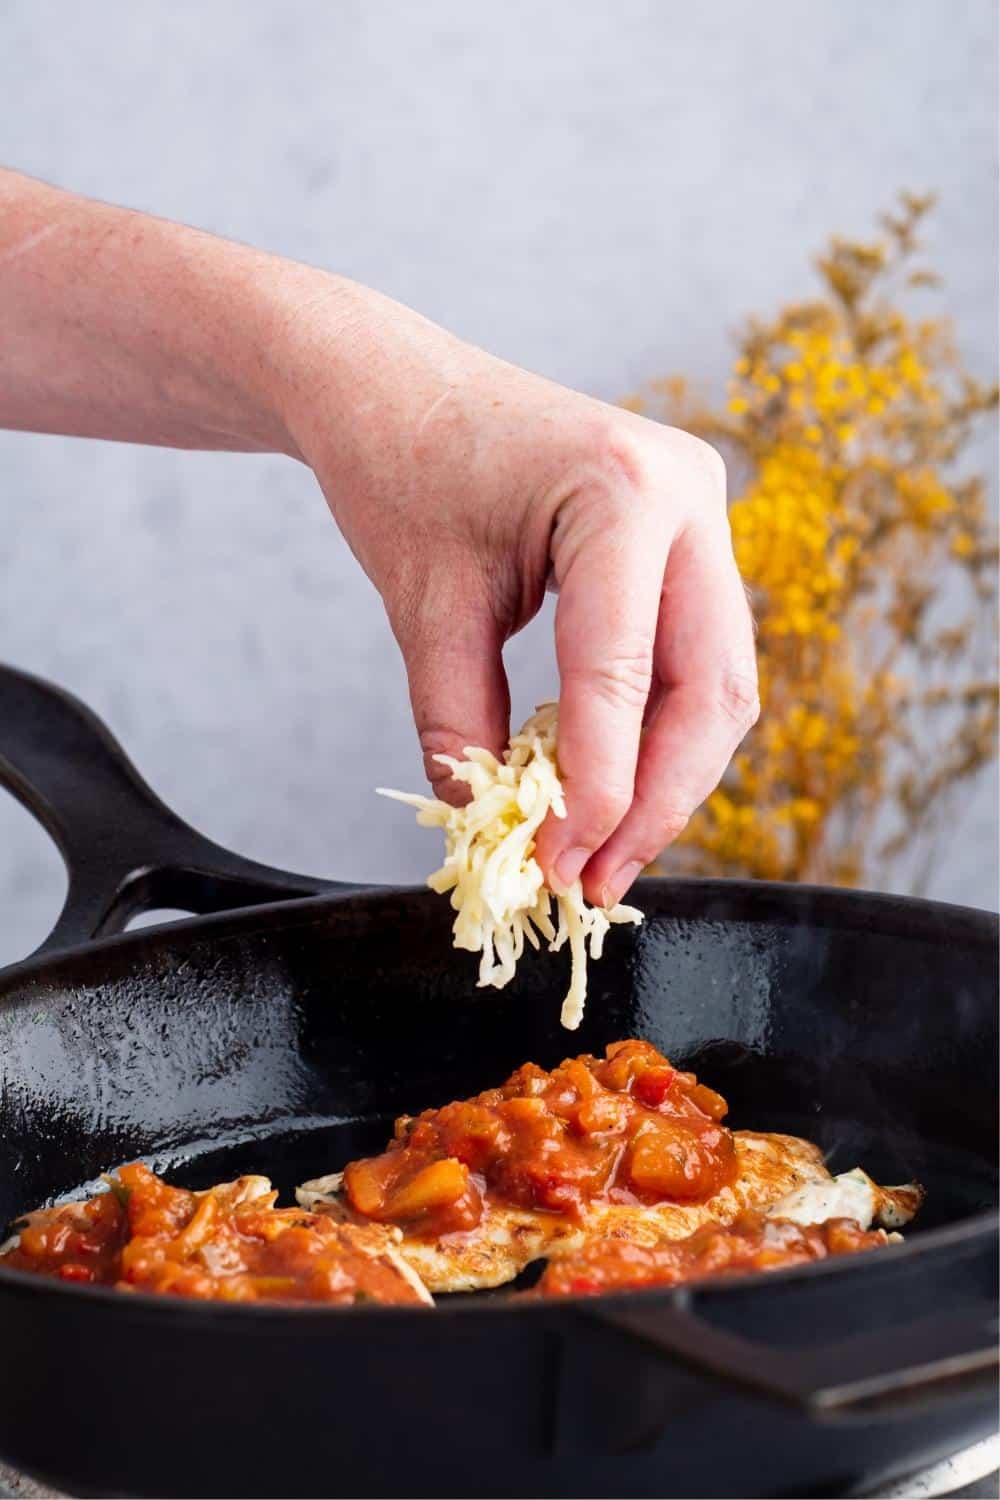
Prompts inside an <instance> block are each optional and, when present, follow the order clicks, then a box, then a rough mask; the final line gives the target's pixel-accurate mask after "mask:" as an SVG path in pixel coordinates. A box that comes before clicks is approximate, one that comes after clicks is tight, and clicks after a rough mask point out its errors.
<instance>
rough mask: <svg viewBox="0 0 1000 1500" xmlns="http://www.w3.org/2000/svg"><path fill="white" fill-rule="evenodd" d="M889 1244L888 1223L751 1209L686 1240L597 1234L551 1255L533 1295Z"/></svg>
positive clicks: (782, 1263) (687, 1277) (770, 1265)
mask: <svg viewBox="0 0 1000 1500" xmlns="http://www.w3.org/2000/svg"><path fill="white" fill-rule="evenodd" d="M887 1243H888V1236H887V1235H886V1232H885V1230H884V1229H875V1230H865V1229H862V1228H861V1227H860V1225H858V1224H856V1223H855V1222H854V1220H853V1219H828V1220H827V1221H826V1222H825V1223H823V1224H808V1225H801V1224H793V1223H792V1222H791V1221H790V1220H788V1219H765V1218H764V1217H762V1216H761V1215H759V1214H748V1215H746V1216H744V1217H743V1218H742V1219H738V1220H737V1221H736V1222H735V1223H733V1224H729V1225H727V1226H725V1227H723V1226H722V1225H719V1224H706V1225H704V1226H703V1227H702V1228H701V1229H698V1230H696V1231H695V1233H694V1234H691V1235H688V1236H687V1237H686V1238H685V1239H681V1240H672V1241H668V1242H667V1243H664V1244H661V1245H656V1246H654V1247H648V1246H644V1245H634V1244H630V1243H629V1242H628V1241H627V1240H612V1239H603V1240H591V1242H590V1243H589V1244H588V1245H585V1246H584V1247H583V1248H582V1249H581V1250H579V1251H577V1252H576V1253H574V1254H572V1255H567V1256H565V1257H563V1258H561V1259H558V1260H552V1261H550V1262H549V1264H548V1266H547V1267H546V1269H545V1273H544V1275H543V1276H542V1279H541V1281H540V1282H539V1283H538V1286H537V1287H536V1288H535V1290H534V1292H532V1293H530V1294H529V1295H531V1296H537V1295H541V1296H543V1297H579V1296H592V1295H595V1294H596V1293H598V1292H616V1291H625V1290H629V1289H632V1290H634V1289H636V1288H638V1287H648V1286H677V1285H679V1284H680V1283H681V1282H685V1281H699V1280H702V1279H703V1278H705V1277H712V1276H727V1275H728V1276H733V1275H738V1274H740V1273H746V1272H748V1271H777V1270H782V1269H783V1268H784V1267H786V1266H799V1265H805V1264H806V1263H807V1262H808V1261H814V1260H825V1259H826V1258H827V1257H828V1256H831V1255H853V1254H855V1253H856V1252H858V1251H860V1250H875V1249H877V1248H878V1247H879V1246H880V1245H885V1244H887Z"/></svg>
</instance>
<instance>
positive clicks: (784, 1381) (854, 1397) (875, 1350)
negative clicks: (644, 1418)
mask: <svg viewBox="0 0 1000 1500" xmlns="http://www.w3.org/2000/svg"><path fill="white" fill-rule="evenodd" d="M594 1315H595V1316H596V1317H598V1318H599V1320H600V1321H601V1322H602V1323H604V1324H610V1325H611V1326H612V1327H614V1328H616V1329H618V1330H619V1331H620V1332H623V1333H626V1334H628V1335H629V1336H631V1337H633V1338H636V1339H638V1340H639V1341H640V1342H641V1343H643V1344H644V1345H646V1346H647V1347H651V1348H653V1349H654V1350H656V1351H657V1352H659V1353H661V1354H664V1355H666V1356H668V1357H669V1358H670V1359H671V1360H681V1361H683V1362H684V1363H685V1364H689V1365H692V1366H694V1367H695V1368H697V1369H699V1370H704V1371H707V1372H709V1373H711V1374H713V1375H717V1376H721V1377H722V1378H723V1379H725V1380H727V1381H729V1382H732V1383H735V1384H737V1385H739V1386H741V1387H743V1388H744V1389H746V1390H748V1391H752V1392H754V1393H756V1394H758V1395H763V1396H768V1397H770V1398H772V1399H774V1400H777V1401H781V1402H783V1403H786V1404H790V1405H792V1406H795V1407H798V1408H799V1409H804V1410H805V1411H807V1412H808V1413H809V1414H810V1415H811V1416H812V1417H813V1418H814V1419H817V1418H818V1419H823V1418H826V1419H828V1420H829V1419H835V1418H836V1417H837V1416H838V1415H841V1414H846V1413H849V1412H851V1411H854V1410H857V1409H859V1408H861V1407H864V1406H866V1405H869V1404H871V1403H879V1405H880V1406H881V1405H883V1404H884V1403H885V1402H886V1401H889V1400H892V1401H894V1402H900V1401H912V1400H914V1399H919V1398H921V1397H931V1396H933V1397H934V1398H935V1399H937V1398H939V1397H940V1396H941V1395H942V1394H947V1393H950V1391H951V1390H953V1389H954V1390H956V1391H957V1390H958V1388H959V1387H960V1386H961V1389H962V1391H963V1393H964V1394H967V1393H968V1390H969V1386H970V1385H971V1384H973V1383H974V1384H976V1385H977V1386H978V1385H981V1386H983V1388H986V1387H987V1386H988V1385H989V1384H992V1383H995V1381H996V1371H997V1364H998V1356H997V1309H996V1304H995V1303H994V1302H992V1301H988V1300H985V1299H984V1300H981V1301H980V1300H978V1299H977V1300H976V1301H974V1302H972V1303H970V1304H969V1305H968V1306H967V1307H965V1308H963V1309H962V1310H960V1311H958V1310H956V1311H955V1312H952V1313H943V1314H931V1315H930V1316H928V1317H925V1318H920V1319H918V1320H916V1321H915V1322H912V1323H910V1324H908V1325H903V1326H902V1327H900V1328H898V1329H894V1330H893V1332H892V1336H891V1338H887V1336H886V1332H885V1330H884V1329H883V1330H878V1331H870V1332H868V1333H864V1334H860V1335H858V1336H856V1337H853V1338H848V1339H844V1340H842V1341H841V1342H839V1343H835V1344H832V1345H830V1344H822V1343H820V1344H819V1345H817V1346H815V1347H813V1346H810V1347H808V1348H793V1349H789V1348H777V1347H775V1346H774V1345H773V1344H764V1343H758V1342H756V1341H755V1340H752V1339H748V1338H744V1337H742V1336H741V1335H739V1334H735V1333H732V1332H730V1331H729V1330H727V1329H724V1328H721V1327H719V1326H718V1325H717V1324H715V1323H711V1322H709V1321H708V1320H707V1319H705V1318H704V1317H701V1316H699V1314H698V1311H697V1304H696V1302H695V1301H693V1300H691V1298H689V1297H687V1296H685V1295H684V1294H683V1293H681V1294H678V1295H677V1297H676V1298H675V1299H674V1301H673V1303H672V1305H669V1306H662V1305H661V1306H658V1307H657V1308H656V1309H655V1310H654V1309H653V1308H651V1307H650V1306H649V1305H648V1304H645V1305H641V1306H640V1305H637V1306H636V1307H635V1308H634V1309H632V1308H628V1309H615V1310H614V1311H611V1310H610V1309H608V1310H604V1309H601V1310H600V1311H597V1312H595V1314H594Z"/></svg>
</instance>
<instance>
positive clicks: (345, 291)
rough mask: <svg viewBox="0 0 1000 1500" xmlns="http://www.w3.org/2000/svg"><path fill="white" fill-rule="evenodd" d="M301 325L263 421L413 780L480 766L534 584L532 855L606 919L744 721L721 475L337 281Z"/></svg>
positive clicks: (647, 431)
mask: <svg viewBox="0 0 1000 1500" xmlns="http://www.w3.org/2000/svg"><path fill="white" fill-rule="evenodd" d="M308 309H309V316H308V318H307V319H306V318H301V319H293V320H292V321H291V323H290V328H291V329H292V330H294V342H295V345H296V358H295V360H294V361H293V365H292V367H293V368H294V369H295V370H296V371H297V377H296V383H295V387H294V389H293V392H292V395H291V397H290V399H289V400H288V401H287V402H286V408H285V418H286V421H287V422H288V425H289V428H290V431H291V432H292V434H293V436H294V440H295V444H296V447H297V448H298V450H299V451H300V452H301V454H302V456H303V457H304V458H305V460H306V461H307V462H308V463H310V464H311V465H312V467H313V468H314V470H315V472H316V475H317V477H318V479H319V481H320V483H321V485H322V486H323V489H324V491H325V493H326V496H327V498H328V500H329V503H330V506H331V508H332V510H333V513H334V515H335V517H336V519H337V521H338V523H339V525H340V526H341V528H342V530H343V532H344V534H345V536H346V537H347V539H348V541H349V543H350V545H351V547H352V548H353V550H354V552H355V554H356V555H357V557H358V558H359V560H360V562H361V563H362V565H363V567H364V568H365V570H366V571H367V573H368V575H369V577H370V578H371V579H372V581H373V582H374V584H375V586H376V587H377V589H378V590H379V592H380V594H381V596H382V599H383V601H384V603H385V607H386V610H387V612H388V616H389V620H390V623H391V625H392V629H393V631H394V633H395V636H396V639H397V641H398V642H399V645H400V648H401V650H402V652H403V656H404V659H405V663H406V669H407V673H408V678H409V685H410V695H411V700H412V705H413V713H414V717H415V720H416V725H417V730H418V732H419V735H420V743H421V746H422V749H423V752H424V758H425V765H426V770H427V775H428V777H429V779H430V780H431V782H432V783H433V784H434V785H435V788H436V790H437V793H438V795H440V796H442V797H444V798H445V799H446V800H456V801H457V800H461V799H462V796H463V793H464V788H462V787H460V786H458V785H457V784H456V783H454V782H452V781H451V780H450V778H449V775H448V772H447V770H446V769H445V768H444V767H442V766H441V765H440V764H439V763H438V762H437V761H436V760H435V759H434V756H435V755H437V754H440V753H446V754H449V755H454V756H461V753H462V751H463V749H464V747H465V746H466V745H483V746H485V747H486V748H488V749H490V750H492V751H494V753H496V754H499V753H500V752H501V751H502V750H503V748H504V746H505V745H506V742H507V738H508V733H509V706H510V705H509V695H508V690H507V682H506V678H505V674H504V668H503V663H502V658H501V652H502V648H503V645H504V642H505V641H506V640H507V639H508V638H509V637H510V636H512V635H513V634H514V633H515V632H516V631H518V630H519V629H521V627H522V626H523V625H524V624H526V623H527V621H528V620H530V619H531V618H532V616H533V615H534V614H535V613H536V612H537V610H538V608H539V606H540V604H541V602H542V598H543V595H544V591H545V588H546V585H547V583H549V584H550V585H551V586H554V587H555V588H557V589H558V593H559V600H558V605H557V610H556V652H557V659H558V665H559V674H560V694H559V704H560V709H559V712H560V719H559V761H560V770H561V774H562V777H563V782H564V786H565V791H566V804H567V809H568V816H567V817H566V819H565V820H555V819H550V820H549V822H548V823H547V824H546V825H545V826H544V827H543V829H542V831H541V834H540V837H539V844H538V857H539V861H540V863H541V864H542V867H543V870H544V871H545V873H546V876H547V878H548V881H549V883H550V884H551V885H552V886H553V887H554V888H556V889H564V888H566V887H567V886H569V885H570V884H571V883H572V882H573V881H574V880H575V879H576V878H577V877H578V876H580V875H581V874H582V876H583V883H584V891H585V894H586V895H587V897H588V899H589V900H591V901H593V902H595V903H597V904H599V905H602V906H612V905H614V904H615V902H617V901H618V900H620V899H621V897H622V896H623V895H624V893H625V891H626V890H627V889H628V887H629V886H630V885H631V883H632V881H633V880H634V879H635V877H636V875H637V874H638V873H639V872H640V870H641V868H642V867H643V866H644V865H645V864H647V863H648V862H649V861H650V860H652V859H653V858H654V857H655V856H656V855H657V854H658V853H659V852H660V851H661V850H662V849H663V848H664V846H665V845H667V844H669V843H670V842H671V841H672V840H673V839H674V838H676V837H677V835H678V834H679V833H680V832H681V830H682V829H683V828H684V826H685V824H686V822H687V820H688V818H689V817H690V815H691V813H692V812H693V811H694V809H695V808H696V807H697V806H698V804H699V803H700V802H701V801H703V799H704V798H705V797H706V796H707V795H708V794H709V793H710V792H711V791H712V789H713V788H714V787H715V786H716V784H717V783H718V781H719V778H720V776H721V775H722V773H723V771H724V770H725V767H726V765H727V764H728V761H729V758H730V756H731V755H732V753H733V751H734V750H735V748H736V746H737V745H738V744H739V742H740V740H741V739H742V738H743V736H744V734H745V733H746V731H747V730H748V729H749V727H750V726H751V725H752V724H753V722H754V721H755V719H756V716H757V692H756V671H755V665H754V648H753V631H752V625H751V619H750V612H749V609H748V606H747V601H746V597H745V594H744V590H743V587H742V584H741V582H740V579H739V575H738V573H737V570H736V565H735V562H734V559H733V553H732V546H731V542H730V535H729V527H728V522H727V519H726V508H725V471H724V466H723V464H722V460H721V459H720V457H719V456H718V454H717V453H716V452H715V451H714V449H712V448H711V447H709V446H708V445H707V444H705V443H703V442H701V441H700V440H698V439H697V438H694V437H692V436H690V435H689V434H687V433H684V432H682V431H679V430H677V429H673V428H668V427H663V426H660V425H658V424H655V423H652V422H649V421H646V420H645V419H643V418H641V417H638V416H635V415H633V414H631V413H628V412H625V411H621V410H618V409H617V408H614V407H610V406H607V405H604V404H603V403H601V402H598V401H595V400H592V399H590V398H588V397H586V396H582V395H579V394H576V393H575V392H572V391H569V390H565V389H563V388H562V387H560V386H558V385H555V384H553V383H551V382H549V381H546V380H543V379H541V378H540V377H538V376H535V375H531V374H528V373H527V372H525V371H523V370H520V369H517V368H515V367H513V366H511V365H508V364H505V363H503V362H502V361H500V360H498V359H494V358H492V357H491V356H489V355H487V354H484V353H483V352H482V351H481V350H478V349H475V348H472V347H470V346H468V345H465V344H463V343H461V342H460V341H459V340H457V339H455V338H453V337H452V336H451V335H449V334H447V333H445V332H444V331H443V330H441V329H439V328H437V327H435V326H434V325H433V324H430V323H428V322H426V321H425V320H424V319H422V318H420V317H418V316H417V315H416V314H413V313H411V312H410V311H408V310H407V309H405V308H401V307H399V306H397V305H396V304H394V303H391V302H388V301H387V300H386V299H384V298H381V297H378V296H376V295H375V294H372V293H368V292H365V291H364V290H363V289H361V288H356V287H352V286H351V285H350V284H349V283H337V284H336V286H331V287H330V288H329V294H328V297H322V296H321V297H320V298H319V300H318V301H317V300H316V299H315V298H313V299H310V301H309V303H308ZM325 326H329V327H330V328H331V329H334V328H335V330H336V333H335V334H334V333H333V332H330V333H327V332H325V331H324V330H325Z"/></svg>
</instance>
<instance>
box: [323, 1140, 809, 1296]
mask: <svg viewBox="0 0 1000 1500" xmlns="http://www.w3.org/2000/svg"><path fill="white" fill-rule="evenodd" d="M734 1135H735V1143H736V1154H737V1160H738V1169H737V1175H736V1179H735V1181H734V1182H733V1184H732V1185H731V1186H730V1187H724V1188H722V1190H721V1191H720V1192H718V1193H716V1194H715V1195H714V1196H713V1197H711V1198H708V1199H706V1200H705V1201H704V1202H702V1203H697V1202H694V1203H690V1202H689V1203H658V1204H650V1205H646V1204H615V1203H605V1202H595V1203H593V1204H592V1205H591V1206H590V1207H589V1208H588V1209H587V1210H586V1211H585V1213H584V1216H583V1218H582V1220H574V1219H572V1218H569V1217H567V1216H565V1215H562V1214H556V1213H547V1212H543V1211H538V1210H532V1209H526V1208H516V1207H511V1206H508V1205H506V1204H501V1203H494V1202H491V1201H490V1200H489V1199H487V1200H486V1202H485V1204H484V1207H483V1214H482V1218H481V1219H480V1222H479V1223H478V1224H477V1225H476V1226H475V1227H474V1228H473V1229H470V1230H466V1231H463V1232H459V1233H452V1234H445V1235H441V1236H440V1237H439V1238H436V1239H433V1238H428V1239H424V1238H418V1237H416V1236H414V1235H410V1234H404V1237H403V1240H402V1243H401V1244H400V1246H399V1250H400V1253H401V1254H402V1255H403V1256H404V1257H405V1259H406V1260H408V1261H409V1263H410V1265H411V1266H412V1267H413V1268H414V1270H415V1271H416V1272H417V1273H418V1275H419V1276H420V1278H421V1280H422V1281H423V1282H424V1283H425V1285H426V1286H427V1287H428V1288H429V1289H430V1291H432V1292H465V1291H474V1290H477V1289H479V1288H483V1287H495V1286H502V1285H503V1284H504V1283H505V1282H508V1281H513V1280H514V1278H515V1276H517V1275H518V1274H519V1273H520V1272H521V1271H523V1270H524V1268H525V1266H527V1265H529V1264H530V1262H531V1261H533V1260H538V1259H539V1258H540V1257H541V1256H548V1257H553V1256H556V1255H563V1254H566V1253H567V1252H569V1251H573V1250H578V1249H579V1248H580V1246H581V1245H582V1244H583V1243H584V1242H585V1241H586V1240H588V1239H591V1238H593V1237H596V1236H602V1237H606V1238H611V1239H622V1240H630V1241H632V1242H633V1243H636V1244H642V1245H655V1244H658V1243H660V1242H661V1241H663V1240H672V1239H682V1238H683V1237H684V1236H685V1235H688V1234H691V1233H692V1232H693V1231H694V1230H695V1229H697V1228H699V1227H700V1226H701V1225H702V1224H706V1223H709V1222H714V1223H718V1224H729V1223H731V1221H732V1220H733V1219H735V1218H737V1217H738V1216H739V1215H740V1214H741V1213H745V1212H746V1211H747V1210H748V1209H766V1208H767V1207H768V1206H769V1205H770V1204H772V1203H774V1202H776V1201H777V1200H778V1199H779V1198H783V1197H785V1196H786V1195H787V1194H789V1193H791V1192H793V1191H794V1190H796V1189H801V1188H803V1187H806V1186H807V1185H809V1184H813V1185H815V1186H817V1187H819V1188H824V1187H826V1186H827V1185H828V1184H830V1183H831V1182H832V1179H831V1178H830V1174H829V1172H828V1171H827V1169H826V1167H825V1166H824V1165H823V1157H822V1154H821V1153H820V1151H819V1149H818V1147H816V1146H813V1145H811V1144H810V1143H809V1142H808V1141H803V1140H799V1139H798V1138H797V1137H796V1136H791V1135H762V1134H759V1133H757V1132H756V1131H750V1130H742V1131H741V1130H738V1131H736V1132H734ZM342 1179H343V1174H342V1173H339V1172H338V1173H335V1174H333V1175H331V1176H329V1177H319V1178H316V1179H315V1180H314V1181H312V1182H306V1183H303V1185H302V1186H301V1187H300V1188H298V1189H297V1191H296V1194H295V1196H296V1198H297V1199H298V1201H299V1203H300V1204H301V1205H302V1207H303V1208H307V1209H318V1208H321V1207H324V1208H326V1209H327V1211H329V1212H333V1213H335V1214H336V1215H337V1216H338V1217H340V1216H343V1217H344V1218H348V1219H349V1218H351V1217H352V1214H351V1210H350V1208H349V1206H348V1204H347V1203H346V1200H345V1199H344V1197H343V1195H342V1193H341V1183H342Z"/></svg>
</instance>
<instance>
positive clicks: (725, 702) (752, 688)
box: [716, 668, 760, 736]
mask: <svg viewBox="0 0 1000 1500" xmlns="http://www.w3.org/2000/svg"><path fill="white" fill-rule="evenodd" d="M716 702H717V704H718V707H719V708H720V709H721V711H722V712H723V713H724V714H725V715H726V717H727V718H729V719H731V720H732V721H733V723H734V724H735V725H736V727H737V729H738V730H739V732H740V735H741V736H742V735H744V734H746V733H747V731H748V730H750V729H752V728H753V726H754V725H755V724H756V722H757V720H758V719H759V718H760V697H759V696H758V692H757V674H756V672H755V671H753V670H752V669H749V668H736V669H733V670H731V671H728V672H726V673H725V674H724V676H723V678H722V680H721V682H720V683H719V687H718V692H717V695H716Z"/></svg>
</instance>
